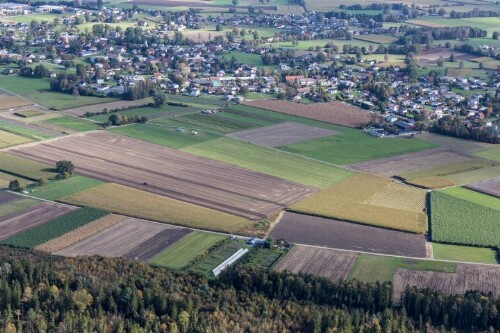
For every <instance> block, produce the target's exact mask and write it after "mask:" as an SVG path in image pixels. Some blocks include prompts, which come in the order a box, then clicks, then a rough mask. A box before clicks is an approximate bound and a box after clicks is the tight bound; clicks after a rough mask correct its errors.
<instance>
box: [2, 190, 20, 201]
mask: <svg viewBox="0 0 500 333" xmlns="http://www.w3.org/2000/svg"><path fill="white" fill-rule="evenodd" d="M18 198H19V197H18V196H17V195H15V194H12V193H9V192H5V191H0V204H5V203H7V202H10V201H12V200H16V199H18Z"/></svg>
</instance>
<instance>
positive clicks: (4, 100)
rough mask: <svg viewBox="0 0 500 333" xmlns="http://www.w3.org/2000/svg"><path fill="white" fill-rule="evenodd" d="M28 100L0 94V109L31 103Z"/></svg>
mask: <svg viewBox="0 0 500 333" xmlns="http://www.w3.org/2000/svg"><path fill="white" fill-rule="evenodd" d="M32 104H33V103H31V102H30V101H28V100H27V99H24V98H22V97H19V96H13V95H2V94H0V110H8V109H14V108H19V107H23V106H28V105H32Z"/></svg>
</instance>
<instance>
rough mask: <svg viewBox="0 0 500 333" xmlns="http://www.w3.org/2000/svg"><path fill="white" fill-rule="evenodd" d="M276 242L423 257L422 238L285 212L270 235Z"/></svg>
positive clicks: (424, 252)
mask: <svg viewBox="0 0 500 333" xmlns="http://www.w3.org/2000/svg"><path fill="white" fill-rule="evenodd" d="M271 236H272V237H273V238H275V239H284V240H286V241H288V242H292V243H298V244H307V245H315V246H325V247H330V248H336V249H345V250H353V251H364V252H372V253H382V254H390V255H400V256H409V257H420V258H425V257H426V249H425V238H424V236H423V235H416V234H410V233H406V232H402V231H395V230H387V229H382V228H377V227H371V226H366V225H361V224H355V223H349V222H343V221H338V220H333V219H326V218H322V217H316V216H308V215H302V214H296V213H291V212H285V213H284V215H283V217H282V218H281V221H280V222H279V223H278V225H277V226H276V227H275V228H274V230H273V231H272V232H271Z"/></svg>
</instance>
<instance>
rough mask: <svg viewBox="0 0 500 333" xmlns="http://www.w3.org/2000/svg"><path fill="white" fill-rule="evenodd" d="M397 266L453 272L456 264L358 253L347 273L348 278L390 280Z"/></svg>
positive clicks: (371, 280)
mask: <svg viewBox="0 0 500 333" xmlns="http://www.w3.org/2000/svg"><path fill="white" fill-rule="evenodd" d="M398 268H401V269H410V270H415V271H435V272H446V273H454V272H455V271H456V268H457V266H456V264H454V263H446V262H439V261H430V260H416V259H403V258H396V257H388V256H376V255H369V254H360V255H359V256H358V258H357V259H356V262H355V263H354V266H353V267H352V269H351V272H350V273H349V276H348V279H356V280H360V281H364V282H377V281H392V278H393V276H394V273H395V272H396V269H398Z"/></svg>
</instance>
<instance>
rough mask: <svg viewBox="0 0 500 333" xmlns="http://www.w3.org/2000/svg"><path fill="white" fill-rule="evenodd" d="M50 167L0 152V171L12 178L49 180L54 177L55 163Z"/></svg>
mask: <svg viewBox="0 0 500 333" xmlns="http://www.w3.org/2000/svg"><path fill="white" fill-rule="evenodd" d="M51 165H53V166H52V167H51ZM51 165H47V164H43V163H39V162H35V161H31V160H29V159H26V158H22V157H19V156H15V155H12V154H7V153H4V152H0V170H1V171H3V172H6V173H8V174H11V175H14V176H20V177H24V178H27V179H31V180H37V179H39V178H51V177H54V176H55V175H56V173H55V163H54V164H51Z"/></svg>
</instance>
